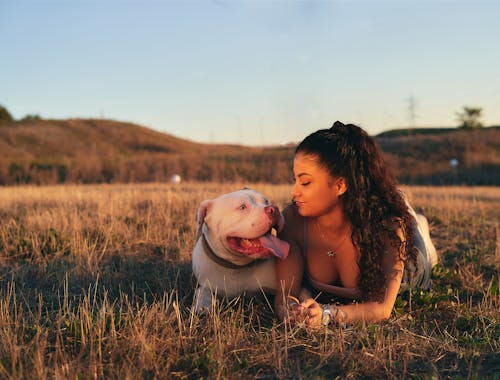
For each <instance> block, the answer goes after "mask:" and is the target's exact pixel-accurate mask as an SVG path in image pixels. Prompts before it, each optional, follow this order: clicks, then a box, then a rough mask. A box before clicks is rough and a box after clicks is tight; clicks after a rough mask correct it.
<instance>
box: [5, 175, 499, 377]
mask: <svg viewBox="0 0 500 380" xmlns="http://www.w3.org/2000/svg"><path fill="white" fill-rule="evenodd" d="M240 187H242V186H240V185H238V184H232V185H229V184H226V185H217V184H182V185H180V186H175V187H171V186H167V185H105V186H104V185H103V186H55V187H41V188H39V187H10V188H0V222H1V224H0V378H2V379H4V378H5V379H22V378H25V379H33V378H36V379H45V378H50V379H67V378H71V379H73V378H84V379H87V378H89V379H90V378H106V379H107V378H110V379H138V378H144V379H154V378H159V379H167V378H239V377H243V378H325V379H326V378H328V379H330V378H336V377H340V378H366V377H370V378H407V377H417V378H421V377H424V378H431V377H433V378H452V377H453V378H456V377H462V378H477V377H490V378H495V376H496V377H498V373H500V360H499V355H498V352H499V351H500V343H499V340H500V325H499V314H500V312H499V291H498V289H499V267H500V264H499V261H500V249H499V247H498V244H499V243H498V241H499V240H498V234H499V232H498V231H499V230H498V223H499V219H500V202H499V201H500V188H463V187H456V188H430V187H428V188H425V187H409V188H406V189H405V190H406V191H407V192H408V193H409V195H410V198H411V201H412V204H413V205H414V206H415V207H416V208H417V209H419V210H421V211H423V212H424V213H425V214H426V215H427V216H428V218H429V220H430V221H431V226H432V235H433V238H434V240H435V243H436V246H437V248H438V251H439V253H440V254H441V265H440V266H439V267H438V268H436V270H435V271H434V274H433V278H434V287H433V290H432V291H430V292H421V291H415V292H413V293H412V297H411V299H403V298H398V300H397V303H396V306H395V309H394V313H393V316H392V318H391V319H390V320H389V321H387V322H385V323H381V324H367V325H362V324H360V325H353V326H348V327H345V328H342V327H340V326H338V327H337V326H335V327H333V328H331V329H325V330H323V331H321V332H316V333H313V332H309V331H306V330H305V329H303V328H300V327H297V328H293V329H290V328H289V326H285V325H282V324H278V323H277V321H276V320H275V318H274V315H273V312H272V310H271V309H270V308H269V306H268V303H267V302H266V301H265V300H256V299H252V298H243V297H242V298H240V299H236V300H225V301H222V302H218V303H217V304H214V307H213V313H212V314H211V315H209V316H205V317H198V316H194V315H192V314H191V313H190V307H191V302H192V288H193V281H192V278H191V270H190V254H191V249H192V247H193V244H194V241H193V239H194V233H195V230H194V228H195V224H194V215H195V210H196V207H197V205H198V204H199V202H201V201H202V200H203V199H206V198H211V197H215V196H217V195H219V194H221V193H223V192H227V191H232V190H235V189H238V188H240ZM252 187H253V188H256V189H258V190H260V191H262V192H264V193H266V194H267V195H268V196H269V197H270V198H271V199H273V200H275V201H276V202H277V203H278V205H280V206H283V205H284V204H285V203H287V201H288V199H289V194H288V191H289V186H286V185H281V186H276V185H264V184H255V185H253V186H252Z"/></svg>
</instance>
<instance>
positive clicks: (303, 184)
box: [301, 182, 311, 186]
mask: <svg viewBox="0 0 500 380" xmlns="http://www.w3.org/2000/svg"><path fill="white" fill-rule="evenodd" d="M310 183H311V182H302V183H301V185H302V186H307V185H309V184H310Z"/></svg>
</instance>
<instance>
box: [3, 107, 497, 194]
mask: <svg viewBox="0 0 500 380" xmlns="http://www.w3.org/2000/svg"><path fill="white" fill-rule="evenodd" d="M480 118H481V108H478V107H463V110H462V111H461V112H459V113H457V121H458V126H457V128H409V129H396V130H392V131H387V132H384V133H381V134H379V135H378V136H376V139H377V141H378V143H379V144H380V146H381V148H382V150H383V152H384V155H385V158H386V160H387V161H388V163H389V164H390V165H391V167H392V168H393V170H394V172H395V174H396V176H397V178H398V180H399V181H400V182H401V183H403V184H409V185H414V184H420V185H450V184H453V185H460V184H465V185H500V154H499V153H500V126H491V127H484V126H483V125H482V123H481V121H480ZM294 148H295V145H294V144H288V145H283V146H268V147H248V146H239V145H220V144H200V143H195V142H192V141H188V140H184V139H180V138H177V137H174V136H172V135H169V134H166V133H160V132H157V131H154V130H151V129H148V128H145V127H141V126H139V125H135V124H131V123H126V122H119V121H113V120H101V119H68V120H44V119H42V118H41V117H40V116H39V115H35V114H34V115H26V116H25V117H24V118H22V119H20V120H15V119H14V118H13V117H12V115H11V114H10V113H9V111H8V110H7V109H6V108H5V107H3V106H1V105H0V153H1V154H0V185H14V184H38V185H46V184H57V183H84V184H85V183H142V182H165V181H168V179H169V178H170V177H171V176H172V175H173V174H178V175H180V176H181V177H182V179H183V180H190V181H218V182H233V181H239V182H254V183H255V182H266V183H289V182H290V181H291V177H292V157H293V151H294Z"/></svg>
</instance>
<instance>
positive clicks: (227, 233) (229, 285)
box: [192, 189, 290, 312]
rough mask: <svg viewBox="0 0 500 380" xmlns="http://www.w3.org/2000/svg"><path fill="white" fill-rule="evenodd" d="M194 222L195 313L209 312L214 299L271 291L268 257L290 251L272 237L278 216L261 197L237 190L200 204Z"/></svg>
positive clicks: (281, 221) (273, 284) (280, 222)
mask: <svg viewBox="0 0 500 380" xmlns="http://www.w3.org/2000/svg"><path fill="white" fill-rule="evenodd" d="M197 222H198V231H197V239H198V240H197V243H196V246H195V248H194V251H193V258H192V266H193V272H194V274H195V276H196V279H197V280H198V285H199V286H198V288H197V289H196V290H195V295H194V310H195V312H200V311H203V310H207V309H209V308H210V306H211V305H212V297H213V294H214V293H216V294H218V295H222V296H228V297H234V296H236V295H239V294H241V293H243V292H249V293H256V292H259V291H275V290H276V289H277V283H276V275H275V270H274V257H278V258H279V259H285V258H286V257H287V255H288V250H289V248H290V247H289V245H288V243H286V242H284V241H282V240H280V239H278V238H277V237H276V234H277V232H279V231H281V229H282V228H283V224H284V219H283V215H281V213H280V211H279V209H278V207H276V206H275V205H271V204H270V202H269V200H268V199H267V198H266V197H265V196H264V195H262V194H261V193H259V192H257V191H255V190H250V189H243V190H239V191H235V192H233V193H229V194H224V195H221V196H219V197H217V198H215V199H210V200H205V201H203V202H202V203H201V204H200V206H199V209H198V213H197Z"/></svg>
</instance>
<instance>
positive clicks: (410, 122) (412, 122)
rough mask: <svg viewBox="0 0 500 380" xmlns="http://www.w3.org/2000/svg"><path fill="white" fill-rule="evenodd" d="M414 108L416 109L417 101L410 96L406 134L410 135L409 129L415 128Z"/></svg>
mask: <svg viewBox="0 0 500 380" xmlns="http://www.w3.org/2000/svg"><path fill="white" fill-rule="evenodd" d="M416 108H417V101H416V99H415V97H414V96H413V94H412V95H410V97H409V98H408V134H410V129H413V128H415V119H416V118H417V117H416V112H415V109H416Z"/></svg>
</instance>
